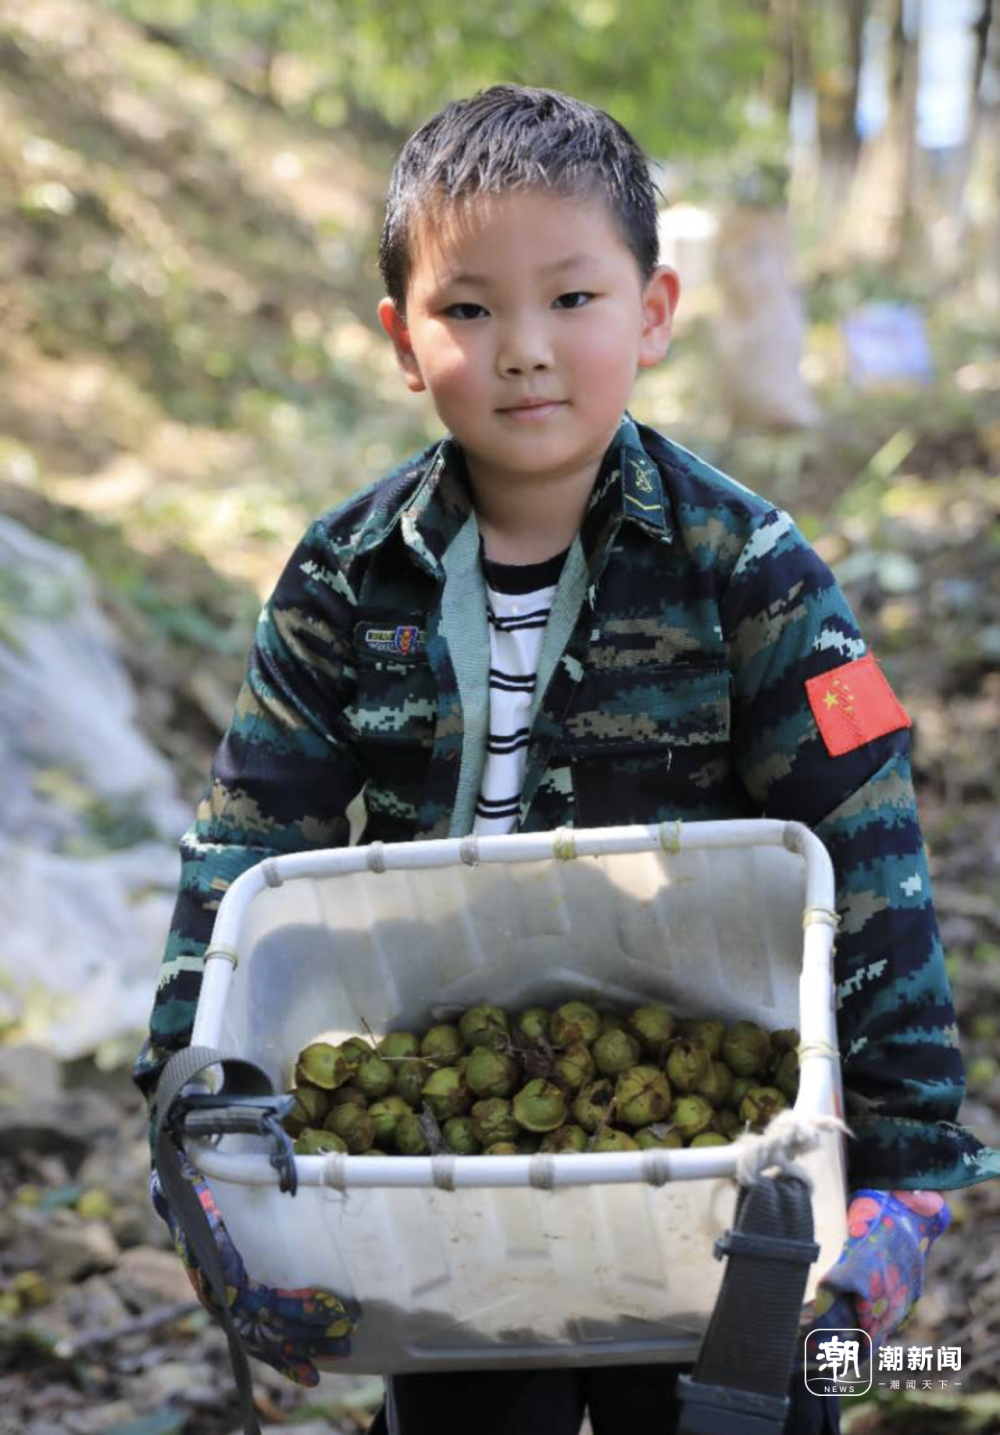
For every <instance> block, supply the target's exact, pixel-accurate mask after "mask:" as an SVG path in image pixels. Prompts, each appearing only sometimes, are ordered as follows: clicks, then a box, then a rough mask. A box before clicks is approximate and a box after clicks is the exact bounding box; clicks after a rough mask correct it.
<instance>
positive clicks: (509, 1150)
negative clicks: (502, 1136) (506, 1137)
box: [483, 1141, 520, 1156]
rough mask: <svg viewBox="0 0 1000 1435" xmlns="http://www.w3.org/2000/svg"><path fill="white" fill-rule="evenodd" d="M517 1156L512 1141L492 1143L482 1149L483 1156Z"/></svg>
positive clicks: (517, 1153) (516, 1150)
mask: <svg viewBox="0 0 1000 1435" xmlns="http://www.w3.org/2000/svg"><path fill="white" fill-rule="evenodd" d="M519 1154H520V1153H519V1152H518V1149H517V1147H516V1146H515V1145H514V1143H513V1141H493V1142H491V1143H490V1145H489V1146H486V1147H484V1149H483V1155H484V1156H517V1155H519Z"/></svg>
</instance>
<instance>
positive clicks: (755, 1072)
mask: <svg viewBox="0 0 1000 1435" xmlns="http://www.w3.org/2000/svg"><path fill="white" fill-rule="evenodd" d="M770 1056H771V1038H770V1037H769V1036H768V1034H767V1032H766V1031H765V1030H764V1028H763V1027H762V1026H758V1025H757V1023H756V1022H753V1021H737V1022H734V1023H733V1025H732V1026H731V1027H730V1028H729V1030H728V1031H727V1032H726V1034H725V1036H724V1037H723V1038H722V1059H723V1061H724V1062H725V1063H726V1065H727V1066H728V1067H729V1069H730V1070H731V1071H732V1073H733V1075H734V1076H759V1075H762V1074H763V1072H764V1071H766V1069H767V1063H768V1060H769V1058H770Z"/></svg>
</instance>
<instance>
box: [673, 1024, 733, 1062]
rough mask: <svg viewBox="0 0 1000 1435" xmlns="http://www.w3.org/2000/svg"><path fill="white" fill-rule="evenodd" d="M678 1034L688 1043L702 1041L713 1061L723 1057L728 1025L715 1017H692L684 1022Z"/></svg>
mask: <svg viewBox="0 0 1000 1435" xmlns="http://www.w3.org/2000/svg"><path fill="white" fill-rule="evenodd" d="M678 1034H679V1035H680V1036H683V1037H684V1038H685V1039H686V1040H687V1041H700V1042H701V1044H702V1046H707V1047H708V1050H709V1053H710V1055H711V1056H712V1058H713V1060H714V1059H715V1058H717V1057H718V1056H719V1055H721V1052H722V1038H723V1037H724V1036H725V1034H726V1023H725V1022H724V1021H720V1020H719V1018H718V1017H715V1016H692V1017H688V1018H687V1019H686V1020H685V1021H682V1022H681V1024H680V1027H679V1028H678Z"/></svg>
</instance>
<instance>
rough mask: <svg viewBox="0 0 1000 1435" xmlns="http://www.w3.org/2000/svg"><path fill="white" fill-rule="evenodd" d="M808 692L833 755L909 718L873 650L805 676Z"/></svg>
mask: <svg viewBox="0 0 1000 1435" xmlns="http://www.w3.org/2000/svg"><path fill="white" fill-rule="evenodd" d="M806 695H807V697H808V698H809V706H810V707H811V708H812V712H813V717H814V718H815V719H816V726H817V727H818V728H819V730H820V734H821V735H822V738H823V741H824V743H825V744H826V750H827V752H828V753H829V754H830V756H831V757H843V755H844V753H845V752H853V751H854V749H855V748H856V747H862V746H863V745H864V744H865V743H866V742H872V741H873V740H874V739H875V738H877V737H885V735H886V733H890V732H898V731H899V729H900V728H904V727H912V723H911V722H910V719H909V717H908V716H907V714H906V712H905V710H904V709H903V707H902V705H901V704H900V702H899V699H898V698H897V697H896V694H895V693H894V692H893V690H892V688H891V687H890V686H889V681H888V679H887V678H886V676H885V674H884V673H883V671H882V669H881V668H880V667H879V665H878V664H877V663H876V661H875V658H874V657H873V655H872V654H871V653H866V654H865V656H864V657H863V658H858V659H857V660H856V661H855V662H853V663H844V664H843V666H842V667H839V668H831V669H830V671H829V672H828V673H818V674H817V676H816V677H814V678H807V679H806Z"/></svg>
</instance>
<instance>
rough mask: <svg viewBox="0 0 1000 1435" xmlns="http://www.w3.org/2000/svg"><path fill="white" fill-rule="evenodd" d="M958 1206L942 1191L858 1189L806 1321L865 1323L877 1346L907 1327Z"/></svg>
mask: <svg viewBox="0 0 1000 1435" xmlns="http://www.w3.org/2000/svg"><path fill="white" fill-rule="evenodd" d="M950 1221H951V1212H950V1211H949V1210H948V1206H947V1204H946V1202H945V1199H944V1197H943V1196H942V1195H941V1194H940V1193H939V1192H937V1191H869V1190H861V1191H855V1192H854V1195H853V1197H852V1198H851V1202H850V1204H849V1206H848V1208H847V1233H848V1234H847V1240H846V1241H845V1242H844V1249H843V1250H842V1251H841V1253H840V1259H839V1260H838V1261H837V1264H836V1265H835V1266H833V1267H831V1269H830V1270H828V1271H827V1273H826V1275H825V1276H824V1277H823V1278H822V1280H821V1281H820V1284H819V1287H818V1289H817V1291H816V1298H815V1300H814V1301H812V1302H811V1303H810V1304H809V1305H808V1306H806V1308H805V1310H804V1312H803V1321H802V1324H803V1327H804V1329H806V1330H808V1329H811V1328H812V1327H813V1326H816V1325H823V1326H826V1327H827V1328H828V1329H832V1328H834V1327H853V1326H858V1327H860V1328H861V1329H862V1330H864V1331H867V1332H868V1334H869V1335H870V1336H871V1340H872V1346H873V1348H877V1347H878V1346H880V1345H882V1344H884V1342H885V1341H887V1340H889V1339H891V1338H892V1336H893V1335H895V1334H896V1332H897V1331H899V1330H902V1328H903V1326H904V1325H905V1324H906V1322H907V1321H908V1320H909V1318H910V1316H911V1315H912V1314H913V1311H914V1309H915V1307H916V1304H917V1301H918V1300H919V1299H920V1295H921V1292H922V1291H923V1288H924V1268H925V1265H926V1260H927V1253H928V1252H929V1250H930V1248H931V1246H932V1245H933V1244H934V1242H935V1241H936V1240H937V1238H938V1236H940V1235H942V1234H943V1233H944V1232H945V1231H946V1230H947V1229H948V1225H949V1223H950Z"/></svg>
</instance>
